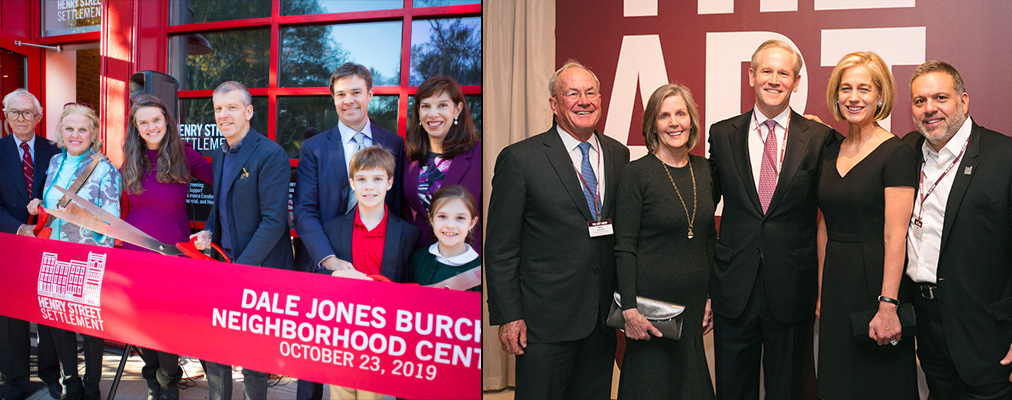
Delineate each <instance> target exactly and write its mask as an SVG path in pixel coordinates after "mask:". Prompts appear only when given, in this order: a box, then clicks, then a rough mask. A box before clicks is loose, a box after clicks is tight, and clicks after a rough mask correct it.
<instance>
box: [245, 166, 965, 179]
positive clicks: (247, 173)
mask: <svg viewBox="0 0 1012 400" xmlns="http://www.w3.org/2000/svg"><path fill="white" fill-rule="evenodd" d="M967 171H969V170H967ZM967 173H969V172H967ZM247 177H249V172H246V167H243V168H242V175H241V176H239V178H240V179H246V178H247Z"/></svg>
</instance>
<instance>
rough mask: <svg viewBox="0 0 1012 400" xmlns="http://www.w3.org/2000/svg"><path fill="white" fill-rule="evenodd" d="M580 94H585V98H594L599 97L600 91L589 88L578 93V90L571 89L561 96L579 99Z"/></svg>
mask: <svg viewBox="0 0 1012 400" xmlns="http://www.w3.org/2000/svg"><path fill="white" fill-rule="evenodd" d="M580 96H586V97H587V100H594V99H596V98H598V97H600V96H601V93H598V92H597V91H596V90H593V89H591V90H588V91H586V92H584V93H580V92H578V91H575V90H571V91H568V92H566V93H563V94H562V97H564V98H566V99H567V100H569V101H575V100H577V99H579V98H580Z"/></svg>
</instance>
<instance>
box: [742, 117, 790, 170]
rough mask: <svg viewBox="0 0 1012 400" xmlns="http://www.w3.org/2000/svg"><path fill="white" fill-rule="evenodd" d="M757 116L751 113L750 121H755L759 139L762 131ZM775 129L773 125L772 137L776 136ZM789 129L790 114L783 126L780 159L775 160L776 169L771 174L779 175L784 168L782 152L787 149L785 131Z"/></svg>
mask: <svg viewBox="0 0 1012 400" xmlns="http://www.w3.org/2000/svg"><path fill="white" fill-rule="evenodd" d="M757 114H759V113H758V112H755V111H753V112H752V119H753V120H755V129H756V130H757V131H759V137H760V138H762V134H763V131H762V129H760V128H759V127H760V126H761V125H760V124H759V117H758V116H757ZM764 117H765V115H764ZM771 119H772V118H771ZM774 122H776V120H774ZM776 129H777V127H776V125H774V126H773V132H774V135H776V133H775V132H776ZM790 129H791V113H787V124H786V125H784V137H783V138H782V139H781V140H780V157H779V158H778V159H777V167H776V168H777V169H776V170H775V171H773V173H775V174H777V175H780V168H781V167H783V166H784V151H785V150H786V149H787V131H788V130H790ZM768 137H769V136H767V138H768ZM763 142H764V143H765V142H766V140H765V139H763Z"/></svg>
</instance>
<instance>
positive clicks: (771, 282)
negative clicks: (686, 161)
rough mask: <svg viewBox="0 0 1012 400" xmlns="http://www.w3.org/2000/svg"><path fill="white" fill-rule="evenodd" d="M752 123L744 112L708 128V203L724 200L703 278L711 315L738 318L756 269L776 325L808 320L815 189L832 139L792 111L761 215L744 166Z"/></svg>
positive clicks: (813, 283) (814, 278)
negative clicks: (707, 284)
mask: <svg viewBox="0 0 1012 400" xmlns="http://www.w3.org/2000/svg"><path fill="white" fill-rule="evenodd" d="M751 119H752V111H749V112H747V113H745V114H742V115H739V116H737V117H733V118H730V119H726V120H724V121H720V122H718V123H716V124H714V125H713V127H712V128H710V139H709V141H710V165H711V173H712V176H713V188H714V193H713V200H714V202H717V201H719V200H720V199H721V196H723V199H724V210H723V213H722V214H721V216H720V231H719V235H718V238H717V244H716V245H715V246H714V258H715V259H714V263H713V271H712V274H711V277H710V298H711V299H712V300H713V303H712V307H713V311H714V312H716V313H718V314H720V315H721V316H723V317H726V318H737V317H738V316H739V315H741V313H742V311H743V310H744V309H745V305H746V303H747V301H748V300H749V295H750V294H751V293H752V286H753V285H754V284H755V282H756V277H757V274H758V270H759V263H760V261H761V262H762V263H763V270H764V271H765V275H764V279H765V282H766V288H765V289H766V297H767V298H768V300H769V303H770V308H771V309H772V310H773V314H774V315H775V316H776V317H777V319H779V320H781V321H783V322H793V321H800V320H804V319H806V318H812V317H813V316H814V313H815V300H816V297H817V295H818V292H817V290H818V261H817V257H816V251H815V247H816V243H815V242H816V232H817V230H818V225H817V224H816V221H817V219H816V218H817V214H818V211H817V210H818V208H817V204H816V189H817V187H818V184H817V182H818V178H819V167H820V165H821V164H822V163H821V160H822V150H823V149H824V148H825V147H826V145H827V144H829V143H830V142H831V141H832V140H833V139H834V137H835V136H834V134H833V131H832V130H831V129H830V128H829V127H827V126H825V125H822V124H819V123H815V122H810V121H808V120H807V119H805V118H804V117H802V116H801V115H798V114H797V113H795V112H794V111H791V120H790V126H789V130H788V137H787V148H786V150H785V151H784V162H783V166H782V167H781V168H782V169H781V172H780V177H779V179H778V180H777V188H776V190H775V191H774V192H773V198H772V200H770V205H769V208H768V210H767V212H766V214H763V212H762V207H761V206H760V205H759V195H758V193H757V192H756V182H755V178H753V176H752V166H751V163H750V161H749V152H748V135H749V134H750V132H749V121H751Z"/></svg>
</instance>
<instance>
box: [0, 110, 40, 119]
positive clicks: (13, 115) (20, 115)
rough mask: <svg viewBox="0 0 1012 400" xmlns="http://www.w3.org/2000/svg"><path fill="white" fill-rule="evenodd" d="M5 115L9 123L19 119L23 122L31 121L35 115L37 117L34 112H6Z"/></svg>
mask: <svg viewBox="0 0 1012 400" xmlns="http://www.w3.org/2000/svg"><path fill="white" fill-rule="evenodd" d="M5 114H7V119H9V120H11V121H17V120H18V119H19V118H21V119H24V120H25V121H31V120H33V119H35V116H36V115H38V114H36V113H35V111H7V112H5Z"/></svg>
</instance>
